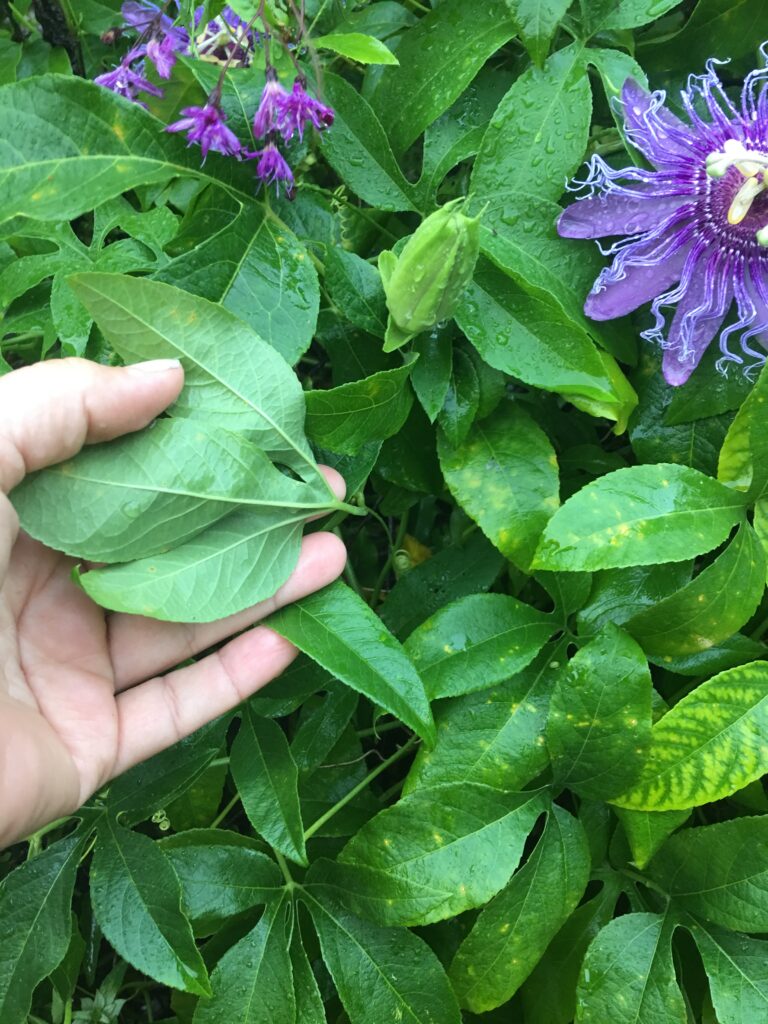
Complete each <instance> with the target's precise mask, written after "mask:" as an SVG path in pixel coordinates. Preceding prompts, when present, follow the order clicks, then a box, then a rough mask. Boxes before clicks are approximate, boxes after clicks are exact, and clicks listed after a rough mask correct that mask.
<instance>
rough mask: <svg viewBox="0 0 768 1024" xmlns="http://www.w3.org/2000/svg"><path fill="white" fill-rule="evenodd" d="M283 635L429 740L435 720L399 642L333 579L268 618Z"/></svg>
mask: <svg viewBox="0 0 768 1024" xmlns="http://www.w3.org/2000/svg"><path fill="white" fill-rule="evenodd" d="M267 621H268V623H269V626H270V628H271V629H274V630H275V631H276V632H277V633H279V634H280V635H281V636H284V637H285V638H286V640H290V642H291V643H292V644H295V645H296V647H298V648H299V650H300V651H303V652H304V653H305V654H308V655H309V656H310V657H311V658H312V659H313V660H314V661H316V662H317V663H318V664H319V665H322V666H323V668H324V669H326V670H327V671H328V672H330V673H331V674H332V675H333V676H335V677H336V678H337V679H340V680H341V681H342V682H343V683H346V684H347V686H351V687H352V689H353V690H357V691H358V692H359V693H362V694H364V695H365V696H366V697H368V698H369V699H370V700H372V701H374V702H375V703H376V704H378V705H379V706H380V707H382V708H384V709H385V710H387V711H389V712H390V713H391V714H393V715H395V716H396V717H397V718H399V719H400V720H401V721H402V722H404V723H405V724H406V725H407V726H409V727H410V728H411V729H413V730H414V731H415V732H417V733H419V735H421V736H423V737H424V738H425V739H426V740H427V741H428V742H430V743H431V742H433V741H434V730H435V726H434V722H433V721H432V713H431V711H430V708H429V702H428V700H427V696H426V694H425V692H424V684H423V683H422V681H421V679H420V678H419V675H418V673H417V672H416V669H415V668H414V667H413V665H412V664H411V662H410V661H409V660H408V658H407V657H406V655H405V654H404V652H403V649H402V647H401V646H400V644H399V643H398V642H397V640H395V638H394V637H393V636H392V634H391V633H389V632H388V631H387V629H386V627H385V626H384V625H383V624H382V622H381V620H380V619H379V618H378V616H376V615H375V614H374V613H373V612H372V611H371V609H370V608H369V607H368V605H367V604H365V602H364V601H363V600H362V598H360V597H358V596H357V594H355V592H354V591H352V590H350V589H349V587H346V586H344V584H343V583H332V584H331V586H330V587H326V588H325V589H324V590H321V591H320V592H319V593H317V594H313V595H311V596H310V597H305V598H302V599H301V600H300V601H297V602H296V603H295V604H292V605H289V606H288V607H286V608H283V609H281V610H280V611H279V612H277V613H276V614H274V615H272V616H270V618H269V619H268V620H267Z"/></svg>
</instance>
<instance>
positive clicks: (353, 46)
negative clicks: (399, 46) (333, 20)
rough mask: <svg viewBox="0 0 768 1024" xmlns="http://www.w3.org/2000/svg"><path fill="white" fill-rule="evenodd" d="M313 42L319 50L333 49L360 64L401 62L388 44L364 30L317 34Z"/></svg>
mask: <svg viewBox="0 0 768 1024" xmlns="http://www.w3.org/2000/svg"><path fill="white" fill-rule="evenodd" d="M312 43H313V45H314V46H316V47H317V49H318V50H332V51H333V52H334V53H340V54H341V55H342V57H349V59H350V60H356V61H357V62H358V63H359V64H399V63H400V62H399V61H398V59H397V57H396V56H395V55H394V53H392V51H391V50H390V49H389V47H388V46H385V45H384V43H382V42H381V41H380V40H379V39H375V38H374V37H373V36H367V35H363V33H362V32H334V33H332V34H331V35H329V36H317V37H316V38H315V39H313V40H312Z"/></svg>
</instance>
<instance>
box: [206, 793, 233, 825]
mask: <svg viewBox="0 0 768 1024" xmlns="http://www.w3.org/2000/svg"><path fill="white" fill-rule="evenodd" d="M239 803H240V794H239V793H235V795H234V796H233V797H232V799H231V800H230V801H229V803H228V804H227V806H226V807H225V808H224V810H223V811H221V813H220V814H217V815H216V817H215V818H214V819H213V821H212V822H211V824H210V825H209V826H208V828H218V827H219V825H220V824H221V823H222V821H224V819H225V818H226V816H227V815H228V814H229V812H230V811H231V810H232V809H233V808H235V807H236V806H237V805H238V804H239Z"/></svg>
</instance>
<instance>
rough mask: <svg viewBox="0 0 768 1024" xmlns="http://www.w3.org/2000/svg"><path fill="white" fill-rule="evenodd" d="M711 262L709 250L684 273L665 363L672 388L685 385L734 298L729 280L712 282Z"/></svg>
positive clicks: (665, 353)
mask: <svg viewBox="0 0 768 1024" xmlns="http://www.w3.org/2000/svg"><path fill="white" fill-rule="evenodd" d="M711 263H712V255H711V253H706V254H705V255H704V256H702V257H701V258H700V259H698V260H696V262H695V264H694V265H693V267H692V268H691V271H690V273H686V274H685V288H684V290H683V295H682V297H681V298H680V301H679V303H678V305H677V309H676V310H675V315H674V318H673V320H672V326H671V327H670V329H669V336H668V338H667V342H666V344H665V349H664V359H663V362H662V369H663V371H664V379H665V380H666V382H667V384H671V385H672V386H673V387H679V386H680V385H681V384H685V382H686V381H687V380H688V378H689V377H690V376H691V374H692V373H693V371H694V370H695V369H696V367H697V366H698V365H699V362H700V360H701V357H702V356H703V355H704V352H705V350H706V348H707V346H708V345H709V343H710V342H711V341H712V339H713V338H714V336H715V335H716V334H717V332H718V331H719V330H720V325H721V324H722V322H723V320H724V319H725V314H726V313H727V312H728V309H729V307H730V305H731V302H732V300H733V287H732V286H731V284H730V282H729V283H728V284H726V285H725V286H721V287H720V288H717V287H716V284H715V282H713V280H712V276H713V275H712V272H711V270H710V269H708V266H707V265H708V264H711ZM686 269H687V268H686ZM715 273H717V272H715Z"/></svg>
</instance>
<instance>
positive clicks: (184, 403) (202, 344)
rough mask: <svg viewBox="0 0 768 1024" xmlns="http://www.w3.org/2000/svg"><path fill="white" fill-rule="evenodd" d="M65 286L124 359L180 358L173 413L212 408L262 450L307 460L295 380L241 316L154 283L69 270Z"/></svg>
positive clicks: (206, 413)
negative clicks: (180, 381)
mask: <svg viewBox="0 0 768 1024" xmlns="http://www.w3.org/2000/svg"><path fill="white" fill-rule="evenodd" d="M70 283H71V284H72V286H73V288H74V290H75V293H76V294H77V295H78V297H79V298H80V299H81V300H82V302H83V303H84V304H85V305H86V307H87V308H88V309H89V310H90V311H91V313H92V314H93V316H94V318H95V320H96V322H97V323H98V325H99V327H100V328H101V330H102V331H103V332H104V334H105V336H106V338H107V340H108V341H109V342H110V344H111V345H112V346H113V347H114V349H115V351H116V352H117V353H118V354H119V355H120V356H122V358H123V359H125V360H126V362H130V363H133V362H139V361H141V360H143V359H156V358H158V357H171V358H176V359H180V360H181V362H182V364H183V366H184V371H185V387H184V390H183V391H182V393H181V395H180V396H179V398H178V400H177V401H176V403H175V404H174V405H173V407H172V413H173V415H175V416H187V417H206V418H207V417H210V416H211V415H212V414H213V412H214V411H215V414H216V422H217V424H218V425H219V426H221V427H224V428H227V429H230V430H237V431H238V432H240V433H243V434H247V435H248V436H250V437H252V438H253V439H254V440H255V441H256V442H257V443H258V444H259V447H261V448H263V449H264V450H265V451H266V452H267V453H268V454H270V455H272V456H274V457H279V458H281V459H282V460H283V461H286V462H288V463H289V464H296V465H298V466H302V467H303V468H305V469H306V467H307V465H311V464H312V461H313V460H312V458H311V455H310V453H309V448H308V446H307V443H306V439H305V438H304V437H303V434H302V428H303V424H304V396H303V392H302V390H301V385H300V384H299V381H298V379H297V378H296V376H295V375H294V374H293V372H292V371H291V369H290V367H289V366H288V365H287V363H286V362H285V361H284V360H283V358H282V357H281V356H280V355H278V353H277V352H276V351H275V350H274V349H273V348H272V347H271V346H270V345H267V344H266V342H264V341H262V339H261V338H260V337H259V336H258V335H257V334H256V333H255V332H254V331H252V330H251V328H249V327H248V326H247V325H246V324H244V323H243V321H242V320H238V318H237V317H235V316H233V315H232V314H231V313H228V312H227V311H226V310H225V309H222V308H221V306H218V305H216V304H215V303H213V302H208V301H206V300H205V299H201V298H198V297H197V296H193V295H190V294H189V293H187V292H183V291H180V290H179V289H178V288H173V287H171V286H170V285H167V284H159V283H158V282H156V281H147V280H143V279H140V278H133V277H124V276H122V275H118V274H77V275H75V276H74V277H72V278H70ZM222 338H226V339H227V344H226V345H222V343H221V339H222Z"/></svg>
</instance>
